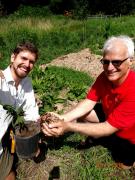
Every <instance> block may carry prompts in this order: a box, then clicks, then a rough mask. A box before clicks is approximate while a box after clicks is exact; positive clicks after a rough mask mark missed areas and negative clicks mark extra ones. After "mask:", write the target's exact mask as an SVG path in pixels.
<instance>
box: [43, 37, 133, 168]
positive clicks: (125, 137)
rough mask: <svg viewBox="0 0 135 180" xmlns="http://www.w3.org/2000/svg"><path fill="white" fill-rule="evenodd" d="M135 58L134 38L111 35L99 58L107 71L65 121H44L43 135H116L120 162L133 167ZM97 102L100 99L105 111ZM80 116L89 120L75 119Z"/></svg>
mask: <svg viewBox="0 0 135 180" xmlns="http://www.w3.org/2000/svg"><path fill="white" fill-rule="evenodd" d="M133 57H134V43H133V41H132V39H131V38H129V37H128V36H118V37H111V38H109V39H108V40H107V41H106V42H105V44H104V47H103V58H102V59H101V61H100V62H101V63H102V65H103V70H104V71H103V72H102V73H101V74H100V75H99V76H98V78H97V79H96V81H95V83H94V84H93V86H92V87H91V89H90V90H89V92H88V94H87V97H86V99H84V100H83V101H82V102H80V103H79V104H78V105H77V106H76V107H75V108H74V109H73V110H71V111H70V112H67V113H66V114H64V115H61V116H60V118H64V120H65V121H64V122H59V123H54V124H51V125H49V126H47V125H45V124H43V127H42V130H43V132H44V134H46V135H48V136H59V135H62V134H63V133H65V132H67V131H72V132H79V133H81V134H85V135H88V136H90V137H94V138H99V137H104V136H110V135H112V134H115V135H116V139H115V140H114V142H116V141H117V140H118V141H117V145H118V146H119V147H118V148H117V150H119V153H118V154H121V152H122V154H121V157H120V159H119V161H120V165H121V167H123V168H131V167H132V166H133V164H134V161H135V153H134V152H135V72H133V71H132V70H130V66H131V64H132V60H133ZM97 102H101V104H102V108H103V110H101V109H100V107H99V106H100V105H99V104H98V103H97ZM99 109H100V110H99ZM80 118H81V119H83V120H85V121H87V123H78V122H76V120H77V119H80ZM121 142H122V143H121ZM123 142H124V143H123ZM125 144H126V146H125ZM123 157H124V158H123Z"/></svg>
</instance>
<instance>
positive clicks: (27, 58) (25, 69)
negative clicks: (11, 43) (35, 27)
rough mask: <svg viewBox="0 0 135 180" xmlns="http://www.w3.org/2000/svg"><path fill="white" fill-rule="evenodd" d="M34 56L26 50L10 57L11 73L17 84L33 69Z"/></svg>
mask: <svg viewBox="0 0 135 180" xmlns="http://www.w3.org/2000/svg"><path fill="white" fill-rule="evenodd" d="M35 62H36V55H35V54H34V53H31V52H30V51H28V50H24V51H20V52H19V53H18V54H12V55H11V72H12V76H13V78H14V80H15V81H16V82H19V81H20V80H21V79H23V78H24V77H26V76H27V75H28V74H29V72H30V71H31V70H32V69H33V67H34V64H35Z"/></svg>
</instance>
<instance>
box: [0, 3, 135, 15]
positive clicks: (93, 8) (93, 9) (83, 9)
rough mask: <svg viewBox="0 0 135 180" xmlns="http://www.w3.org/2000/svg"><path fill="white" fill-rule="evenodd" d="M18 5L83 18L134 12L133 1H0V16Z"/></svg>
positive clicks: (11, 11) (13, 9)
mask: <svg viewBox="0 0 135 180" xmlns="http://www.w3.org/2000/svg"><path fill="white" fill-rule="evenodd" d="M20 5H25V6H36V7H37V6H39V7H43V6H47V7H48V8H49V10H50V11H51V12H52V13H55V14H63V13H64V11H66V12H70V13H72V14H74V15H75V16H78V17H82V18H85V17H87V16H88V15H97V14H102V15H115V16H119V15H128V14H134V12H135V1H134V0H113V1H112V0H102V1H101V0H14V1H11V0H0V15H8V14H10V13H13V12H14V11H16V10H17V9H18V8H19V7H20Z"/></svg>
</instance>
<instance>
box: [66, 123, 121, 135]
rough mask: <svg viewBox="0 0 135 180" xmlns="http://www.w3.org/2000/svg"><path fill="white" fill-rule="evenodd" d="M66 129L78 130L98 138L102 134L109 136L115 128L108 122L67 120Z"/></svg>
mask: <svg viewBox="0 0 135 180" xmlns="http://www.w3.org/2000/svg"><path fill="white" fill-rule="evenodd" d="M66 126H67V128H66V131H71V132H78V133H80V134H84V135H87V136H92V137H95V138H99V137H102V136H109V135H111V134H113V133H115V132H116V131H118V129H117V128H115V127H113V126H111V125H110V124H109V123H108V122H103V123H72V122H67V125H66Z"/></svg>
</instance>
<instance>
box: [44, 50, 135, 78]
mask: <svg viewBox="0 0 135 180" xmlns="http://www.w3.org/2000/svg"><path fill="white" fill-rule="evenodd" d="M101 58H102V56H100V55H96V54H93V53H92V52H91V51H90V49H89V48H86V49H83V50H81V51H79V52H76V53H70V54H67V55H64V56H61V57H58V58H56V59H54V60H53V61H52V62H51V63H49V64H47V65H46V66H49V65H54V66H60V67H66V68H72V69H74V70H78V71H83V72H86V73H87V74H89V75H90V76H91V77H93V78H94V79H95V78H96V77H97V76H98V75H99V74H100V73H101V72H102V71H103V68H102V64H101V63H100V59H101ZM43 66H45V65H43ZM131 68H132V69H134V70H135V61H133V65H132V67H131Z"/></svg>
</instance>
